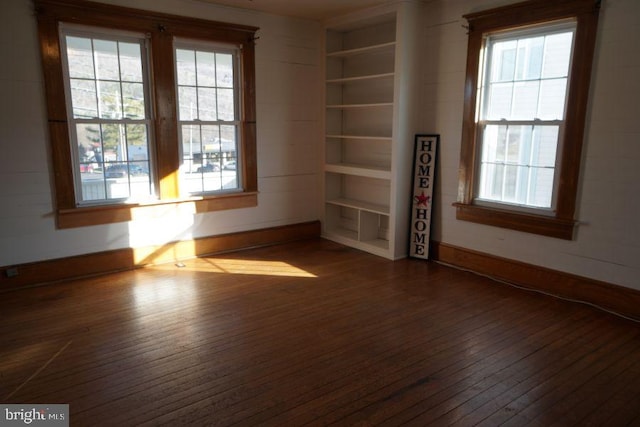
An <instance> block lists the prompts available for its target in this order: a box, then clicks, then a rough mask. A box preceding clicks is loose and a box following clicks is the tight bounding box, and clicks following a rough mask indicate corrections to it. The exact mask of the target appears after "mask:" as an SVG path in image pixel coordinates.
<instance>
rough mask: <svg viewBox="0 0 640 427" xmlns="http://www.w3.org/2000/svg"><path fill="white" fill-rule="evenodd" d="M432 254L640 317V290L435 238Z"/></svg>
mask: <svg viewBox="0 0 640 427" xmlns="http://www.w3.org/2000/svg"><path fill="white" fill-rule="evenodd" d="M431 253H432V257H433V259H435V260H437V261H441V262H443V263H445V264H450V265H452V266H454V267H459V268H463V269H467V270H470V271H473V272H476V273H478V274H483V275H487V276H489V277H492V278H495V279H498V280H503V281H506V282H509V283H513V284H514V285H517V286H520V287H523V288H527V289H530V290H533V291H541V292H545V293H549V294H552V295H556V296H558V297H561V298H567V299H571V300H576V301H581V302H585V303H588V304H592V305H595V306H598V307H601V308H603V309H605V310H610V311H613V312H615V313H619V314H621V315H623V316H627V317H630V318H633V319H637V320H640V291H637V290H635V289H630V288H625V287H623V286H618V285H614V284H611V283H606V282H601V281H598V280H594V279H589V278H585V277H581V276H577V275H574V274H570V273H564V272H561V271H557V270H552V269H549V268H545V267H539V266H536V265H533V264H527V263H524V262H520V261H514V260H510V259H507V258H501V257H498V256H494V255H489V254H486V253H482V252H477V251H474V250H470V249H465V248H460V247H457V246H453V245H449V244H447V243H441V242H432V252H431Z"/></svg>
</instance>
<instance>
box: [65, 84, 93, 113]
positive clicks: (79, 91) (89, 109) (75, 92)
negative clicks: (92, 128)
mask: <svg viewBox="0 0 640 427" xmlns="http://www.w3.org/2000/svg"><path fill="white" fill-rule="evenodd" d="M70 86H71V105H72V107H73V117H74V118H83V119H92V118H94V117H98V105H97V104H96V99H97V93H96V83H95V81H94V80H77V79H71V81H70Z"/></svg>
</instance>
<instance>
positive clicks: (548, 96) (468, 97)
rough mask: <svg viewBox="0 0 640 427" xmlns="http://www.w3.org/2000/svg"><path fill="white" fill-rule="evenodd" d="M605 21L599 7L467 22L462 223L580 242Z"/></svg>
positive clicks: (577, 3)
mask: <svg viewBox="0 0 640 427" xmlns="http://www.w3.org/2000/svg"><path fill="white" fill-rule="evenodd" d="M597 17H598V7H597V4H596V3H595V2H593V1H591V0H563V1H558V2H543V1H529V2H524V3H519V4H515V5H511V6H505V7H502V8H497V9H492V10H488V11H484V12H479V13H475V14H471V15H466V16H465V18H466V19H467V20H468V21H469V28H470V30H469V47H468V56H467V81H466V87H465V111H464V118H463V120H464V121H463V136H462V138H463V139H462V151H461V167H460V171H461V173H460V185H459V188H460V193H459V195H458V203H456V204H455V205H456V207H457V218H458V219H462V220H469V221H474V222H478V223H483V224H489V225H495V226H500V227H505V228H511V229H516V230H521V231H526V232H531V233H537V234H543V235H548V236H553V237H559V238H565V239H571V238H572V237H573V229H574V226H575V220H574V213H575V201H576V192H577V181H578V176H579V164H580V158H581V147H582V137H583V133H584V119H585V114H586V102H587V94H588V89H589V80H590V70H591V62H592V58H593V50H594V44H595V32H596V26H597Z"/></svg>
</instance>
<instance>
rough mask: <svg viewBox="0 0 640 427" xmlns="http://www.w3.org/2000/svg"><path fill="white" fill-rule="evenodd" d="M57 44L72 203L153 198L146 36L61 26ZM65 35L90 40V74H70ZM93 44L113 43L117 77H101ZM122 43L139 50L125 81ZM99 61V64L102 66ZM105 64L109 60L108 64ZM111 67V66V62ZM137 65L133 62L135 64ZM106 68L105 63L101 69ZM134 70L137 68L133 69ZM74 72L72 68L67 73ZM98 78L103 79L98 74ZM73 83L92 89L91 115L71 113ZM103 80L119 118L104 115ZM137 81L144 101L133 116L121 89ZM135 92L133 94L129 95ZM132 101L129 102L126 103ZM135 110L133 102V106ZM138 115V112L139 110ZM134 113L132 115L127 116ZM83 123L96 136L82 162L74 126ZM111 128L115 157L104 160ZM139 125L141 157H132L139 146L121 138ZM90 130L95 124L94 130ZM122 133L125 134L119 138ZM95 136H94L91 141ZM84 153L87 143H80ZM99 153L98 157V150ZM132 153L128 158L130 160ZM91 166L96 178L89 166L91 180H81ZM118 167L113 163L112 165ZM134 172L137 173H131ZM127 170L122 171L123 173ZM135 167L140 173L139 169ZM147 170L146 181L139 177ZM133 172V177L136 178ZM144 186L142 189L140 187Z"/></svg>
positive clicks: (91, 203)
mask: <svg viewBox="0 0 640 427" xmlns="http://www.w3.org/2000/svg"><path fill="white" fill-rule="evenodd" d="M59 38H60V46H61V52H62V65H63V67H62V71H63V79H64V90H65V96H66V102H65V104H66V108H67V117H68V123H69V136H70V138H69V143H70V153H71V160H72V171H71V173H72V175H73V183H74V194H75V201H76V205H77V206H96V205H112V204H121V203H132V202H140V201H148V200H155V199H157V195H156V186H155V179H154V173H153V171H154V155H153V154H154V153H153V147H154V142H153V132H152V118H151V108H150V102H151V100H150V90H149V77H148V75H147V71H148V70H149V66H148V55H147V51H148V47H147V39H146V37H145V36H143V35H141V34H135V33H130V32H124V31H123V32H119V31H116V30H105V29H102V28H94V27H88V26H76V25H72V24H66V23H64V24H61V25H60V28H59ZM69 38H77V39H88V40H89V43H90V50H89V52H88V53H89V54H90V56H91V65H90V68H91V73H90V75H88V76H85V77H83V76H77V75H75V76H72V74H77V72H78V70H72V69H71V63H70V57H69V53H70V50H69V46H68V41H69ZM97 42H108V43H116V52H115V54H116V58H115V65H116V70H111V71H112V74H113V72H117V76H115V77H114V76H113V75H111V76H101V75H99V74H100V73H101V72H104V70H103V69H102V70H101V69H100V65H99V64H97V63H96V58H97V56H98V55H99V50H98V49H96V44H97ZM121 44H132V45H136V46H137V47H138V48H139V58H137V57H136V58H135V59H139V60H140V63H139V70H135V71H137V72H139V76H138V78H137V79H131V78H129V79H126V78H125V77H124V75H125V73H126V71H125V68H126V67H124V66H123V60H124V58H123V56H124V55H125V54H123V53H122V51H121V50H120V49H121V48H122V47H123V46H121ZM103 65H104V64H103ZM107 65H108V64H107ZM112 65H114V64H112ZM137 65H138V64H137ZM104 68H105V69H108V68H109V67H104ZM135 68H138V67H134V69H135ZM72 71H73V72H72ZM101 77H103V78H101ZM74 81H86V82H88V83H89V82H90V84H92V85H93V88H94V89H95V92H94V95H93V96H94V99H93V101H94V102H93V104H94V106H95V114H94V115H92V116H91V117H82V116H80V117H78V116H77V114H76V110H77V108H76V107H77V105H75V101H76V98H74V93H73V88H72V83H73V82H74ZM101 82H102V83H109V84H111V85H112V86H115V87H116V88H117V92H116V95H115V97H116V98H115V99H114V103H115V106H116V108H117V110H115V111H114V112H115V115H116V116H119V117H116V118H114V117H104V116H105V115H108V114H105V113H103V110H102V108H103V105H102V104H103V100H104V99H102V96H101V93H100V87H101ZM131 84H135V85H141V86H142V91H141V93H138V95H140V94H141V95H142V97H143V102H142V103H141V107H142V110H141V111H139V112H137V113H135V114H133V115H129V116H128V114H127V108H126V107H127V105H126V102H125V97H126V94H125V91H124V90H123V88H125V87H126V85H131ZM131 96H134V95H131ZM130 105H131V104H130ZM134 108H135V105H134ZM140 113H142V116H141V114H140ZM132 117H133V118H132ZM83 125H86V128H85V129H86V130H90V129H92V128H90V127H89V126H95V127H97V128H98V130H97V135H94V136H93V137H92V138H91V139H92V140H95V141H94V142H93V144H92V145H94V147H93V150H92V151H94V152H96V153H94V156H93V157H94V159H93V161H90V159H87V160H88V161H87V162H84V161H83V160H84V159H81V158H80V146H81V142H88V141H81V140H82V138H81V137H80V135H79V134H78V128H79V127H82V126H83ZM109 128H110V129H112V132H113V131H116V130H117V132H118V135H117V142H116V144H117V145H118V147H117V149H116V158H115V159H107V150H105V146H104V144H105V130H106V129H109ZM135 128H139V129H141V130H142V129H143V133H142V135H138V137H139V138H140V137H143V138H144V144H143V147H144V149H143V150H141V151H142V153H141V155H142V157H139V156H138V157H137V158H136V155H134V154H133V153H132V151H133V150H134V148H136V147H138V146H140V145H139V144H135V145H134V144H130V142H131V140H130V139H128V138H126V136H128V135H127V134H128V132H129V131H133V129H135ZM93 129H95V128H93ZM123 136H124V137H125V138H123ZM84 137H86V139H89V137H88V136H87V135H83V138H84ZM96 139H97V140H96ZM82 147H83V151H84V150H86V149H87V148H89V147H84V145H82ZM98 153H99V157H98V155H97V154H98ZM130 157H133V158H130ZM93 164H96V165H97V168H98V170H101V173H100V176H93V175H94V170H91V171H89V172H90V173H91V175H92V176H91V179H86V180H85V179H84V177H83V174H85V175H86V174H87V172H88V171H87V169H88V168H92V165H93ZM116 165H118V166H116ZM109 168H113V169H117V170H118V171H122V173H121V174H117V175H118V176H120V175H122V177H121V178H120V179H117V180H116V179H112V178H109V177H108V175H109V173H108V169H109ZM134 170H135V172H136V173H134ZM125 171H126V172H125ZM139 171H140V172H139ZM142 171H144V174H146V179H145V178H143V177H142V175H143V173H142ZM112 175H113V174H112ZM136 175H137V176H136ZM145 188H146V190H145Z"/></svg>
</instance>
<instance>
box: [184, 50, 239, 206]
mask: <svg viewBox="0 0 640 427" xmlns="http://www.w3.org/2000/svg"><path fill="white" fill-rule="evenodd" d="M181 52H182V54H185V53H187V52H193V57H192V59H193V62H192V63H190V62H187V67H186V68H184V69H181V66H180V63H179V62H180V60H179V54H180V53H181ZM207 54H210V55H213V56H212V57H211V58H209V61H210V62H209V64H208V68H209V69H208V70H205V69H204V67H205V66H202V67H201V66H200V64H201V60H203V59H204V55H207ZM174 55H175V61H174V62H175V67H176V94H177V104H178V132H179V137H178V138H179V140H180V144H179V146H180V158H181V167H180V183H181V185H180V192H181V194H184V195H190V196H194V195H206V194H218V193H225V192H232V191H237V190H240V189H242V188H243V183H242V173H241V162H240V159H241V147H242V143H241V141H240V138H241V132H240V125H241V121H240V120H238V117H239V114H240V111H241V106H240V101H241V99H242V92H241V85H240V84H239V80H238V79H239V75H240V70H239V64H240V61H239V49H238V48H237V47H236V46H232V45H228V44H221V43H207V42H204V41H194V40H186V39H175V40H174ZM227 55H228V56H230V59H231V61H230V64H224V63H220V62H219V61H220V60H222V59H224V57H225V56H227ZM191 64H192V67H189V65H191ZM205 64H206V63H205ZM225 65H227V66H228V65H230V66H231V73H232V75H231V78H230V79H228V76H225V75H221V71H220V69H221V68H222V69H224V68H225ZM188 68H192V69H190V70H188ZM211 68H212V69H211ZM205 71H207V72H208V73H211V72H213V76H211V75H209V74H205ZM229 90H232V96H231V98H227V99H226V100H225V99H224V96H223V95H221V94H220V92H221V91H225V92H228V91H229ZM207 92H208V93H207ZM187 96H190V97H191V98H194V100H193V102H191V103H190V111H189V112H188V113H186V114H185V113H184V111H185V105H184V104H183V103H184V102H185V99H183V97H185V98H186V97H187ZM203 96H211V97H213V98H214V99H213V101H214V105H213V108H214V109H213V114H212V112H210V111H209V112H207V114H204V112H205V111H206V110H203V109H201V108H202V107H203V106H204V105H205V103H204V102H203V99H202V97H203ZM225 101H226V102H227V103H228V102H229V101H231V102H232V104H233V105H232V108H231V109H228V108H226V109H223V111H222V113H221V104H223V103H224V102H225ZM209 103H210V101H209ZM194 104H195V106H194ZM208 107H211V106H210V105H209V106H208ZM230 112H232V114H231V115H230V114H229V113H230ZM185 116H186V117H185ZM231 116H232V117H231ZM203 117H204V118H203ZM185 131H186V132H187V133H188V134H189V138H188V139H189V142H187V141H186V139H187V138H185V134H186V132H185ZM194 131H195V134H196V138H195V142H196V144H195V146H196V149H195V150H194V138H193V134H194ZM205 132H207V133H210V132H212V133H214V134H217V136H213V135H208V136H207V138H208V140H209V139H211V140H210V141H208V142H209V143H210V144H207V141H205V140H204V139H205V136H204V133H205ZM216 142H217V144H218V145H219V147H218V150H217V151H215V152H210V153H207V152H206V151H207V150H206V146H207V145H215V144H216ZM230 144H232V145H233V150H232V151H229V145H230ZM187 145H188V147H189V149H188V150H189V151H188V153H187V152H185V150H187V148H186V147H187ZM196 151H197V152H196ZM197 157H199V158H197ZM198 160H199V162H200V163H198ZM230 162H234V164H235V166H233V167H231V166H230V165H231V163H230ZM205 163H206V164H205ZM206 166H211V167H212V169H211V170H209V169H205V167H206ZM230 175H233V177H232V178H230Z"/></svg>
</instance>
